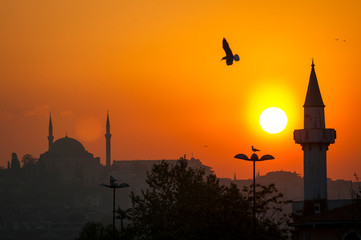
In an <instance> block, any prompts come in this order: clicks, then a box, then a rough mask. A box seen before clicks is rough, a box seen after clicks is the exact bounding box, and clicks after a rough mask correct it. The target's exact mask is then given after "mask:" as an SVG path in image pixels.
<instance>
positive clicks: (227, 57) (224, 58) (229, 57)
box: [222, 38, 239, 65]
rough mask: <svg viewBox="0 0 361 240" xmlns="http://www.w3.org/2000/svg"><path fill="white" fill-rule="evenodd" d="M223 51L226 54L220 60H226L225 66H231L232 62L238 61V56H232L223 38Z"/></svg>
mask: <svg viewBox="0 0 361 240" xmlns="http://www.w3.org/2000/svg"><path fill="white" fill-rule="evenodd" d="M223 49H224V51H225V52H226V56H225V57H223V58H222V60H226V63H227V65H232V64H233V60H235V61H239V56H238V54H235V55H233V53H232V50H231V48H230V47H229V45H228V42H227V40H226V39H225V38H223Z"/></svg>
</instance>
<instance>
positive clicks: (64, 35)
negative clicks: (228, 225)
mask: <svg viewBox="0 0 361 240" xmlns="http://www.w3.org/2000/svg"><path fill="white" fill-rule="evenodd" d="M331 2H332V3H331ZM360 10H361V2H360V1H358V0H354V1H349V0H342V1H341V0H339V1H326V0H323V1H310V0H307V1H280V0H278V1H268V0H257V1H238V0H237V1H215V0H197V1H194V0H181V1H178V0H175V1H168V0H164V1H161V0H158V1H157V0H152V1H150V0H122V1H119V0H114V1H112V0H107V1H89V0H86V1H85V0H84V1H80V0H79V1H70V0H69V1H60V0H53V1H48V0H38V1H28V0H23V1H20V0H17V1H14V0H2V1H0V81H1V88H0V93H1V101H0V102H1V103H0V130H1V131H0V133H1V134H0V146H1V148H0V159H1V164H2V165H4V166H5V165H6V162H7V161H9V160H10V158H11V153H12V152H16V153H17V154H18V156H19V157H20V158H21V157H22V156H23V155H24V154H26V153H30V154H33V155H34V156H36V157H38V156H39V154H41V153H43V152H45V151H46V150H47V135H48V118H49V112H50V111H51V113H52V118H53V126H54V136H55V139H58V138H60V137H64V136H65V133H66V132H67V133H68V136H70V137H74V138H76V139H78V140H80V141H81V142H82V143H83V145H84V146H85V148H86V149H87V150H88V151H89V152H91V153H93V154H94V155H95V156H100V157H101V161H102V162H103V163H104V162H105V138H104V134H105V120H106V112H107V109H109V111H110V121H111V133H112V159H116V160H122V159H128V160H131V159H163V158H172V159H174V158H178V157H180V156H182V155H183V154H187V156H190V155H191V154H192V153H193V156H194V157H196V158H199V159H201V161H202V162H203V163H204V164H206V165H209V166H212V167H213V168H214V170H215V171H216V174H217V175H218V176H219V177H233V173H234V172H236V174H237V177H238V178H249V177H251V169H252V168H251V165H252V164H251V163H248V162H240V161H239V160H236V159H234V158H233V156H234V155H235V154H237V153H245V154H248V155H250V154H251V149H250V146H251V145H254V146H255V147H257V148H259V149H261V150H262V152H261V154H272V155H274V156H275V157H276V160H274V161H268V162H263V163H259V164H257V169H258V170H259V171H260V173H261V174H265V173H266V172H268V171H275V170H288V171H296V172H298V173H303V153H302V151H301V146H299V145H296V144H295V143H294V140H293V130H294V129H299V128H302V127H303V108H302V105H303V103H304V98H305V96H306V89H307V84H308V79H309V74H310V70H311V66H310V65H311V58H312V57H314V58H315V64H316V74H317V77H318V82H319V85H320V88H321V93H322V96H323V100H324V103H325V105H326V108H325V114H326V127H329V128H335V129H336V131H337V139H336V144H334V145H331V146H330V150H329V151H328V160H327V161H328V163H327V167H328V176H329V177H331V178H333V179H338V178H344V179H352V178H353V173H354V172H357V173H359V174H361V163H360V162H359V161H360V160H359V157H358V153H357V150H358V149H360V141H359V138H358V136H361V128H360V127H359V122H360V120H361V119H360V118H361V111H360V110H359V107H360V106H361V97H360V96H359V95H360V90H361V84H360V80H361V66H360V63H361V54H360V53H361V31H360V29H361V15H360ZM223 37H226V38H227V40H228V42H229V44H230V46H231V48H232V50H233V52H234V53H238V54H239V55H240V58H241V60H240V61H239V62H236V63H235V64H234V65H233V66H229V67H227V66H226V64H225V62H221V61H220V59H221V58H222V57H223V56H224V52H223V49H222V38H223ZM336 38H338V39H339V40H338V41H336V40H335V39H336ZM344 40H346V41H344ZM271 106H275V107H280V108H282V109H283V110H284V111H285V112H286V114H287V115H288V118H289V124H288V126H287V128H286V130H285V131H283V132H282V133H280V134H276V135H271V134H268V133H266V132H264V131H263V130H262V129H261V128H260V126H259V123H258V118H259V115H260V114H261V112H262V111H263V110H264V109H265V108H267V107H271ZM205 145H207V146H208V147H204V146H205Z"/></svg>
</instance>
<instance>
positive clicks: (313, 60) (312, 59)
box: [311, 58, 315, 68]
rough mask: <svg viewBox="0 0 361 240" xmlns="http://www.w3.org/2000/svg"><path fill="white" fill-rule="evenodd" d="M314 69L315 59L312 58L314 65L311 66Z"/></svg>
mask: <svg viewBox="0 0 361 240" xmlns="http://www.w3.org/2000/svg"><path fill="white" fill-rule="evenodd" d="M311 66H312V68H313V67H314V66H315V58H312V64H311Z"/></svg>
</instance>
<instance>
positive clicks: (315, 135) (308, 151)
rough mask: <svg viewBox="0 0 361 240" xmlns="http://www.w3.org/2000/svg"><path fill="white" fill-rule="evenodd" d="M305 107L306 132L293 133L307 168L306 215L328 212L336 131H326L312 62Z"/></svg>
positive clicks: (322, 107)
mask: <svg viewBox="0 0 361 240" xmlns="http://www.w3.org/2000/svg"><path fill="white" fill-rule="evenodd" d="M311 67H312V68H311V75H310V79H309V83H308V89H307V94H306V100H305V104H304V105H303V107H304V129H299V130H295V131H294V140H295V142H296V143H298V144H300V145H301V146H302V150H303V168H304V177H303V180H304V209H303V213H304V214H306V215H307V214H314V213H319V212H322V211H324V210H326V209H327V157H326V153H327V150H328V146H329V145H330V144H332V143H335V139H336V131H335V129H331V128H325V113H324V109H325V105H324V104H323V101H322V96H321V92H320V88H319V86H318V82H317V77H316V72H315V64H314V62H313V59H312V65H311Z"/></svg>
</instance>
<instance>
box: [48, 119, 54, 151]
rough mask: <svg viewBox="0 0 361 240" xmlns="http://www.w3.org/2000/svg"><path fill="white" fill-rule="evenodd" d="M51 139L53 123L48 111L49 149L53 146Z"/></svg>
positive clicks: (52, 138)
mask: <svg viewBox="0 0 361 240" xmlns="http://www.w3.org/2000/svg"><path fill="white" fill-rule="evenodd" d="M53 141H54V136H53V123H52V121H51V112H50V117H49V135H48V146H49V148H48V150H49V151H50V149H52V147H53Z"/></svg>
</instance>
